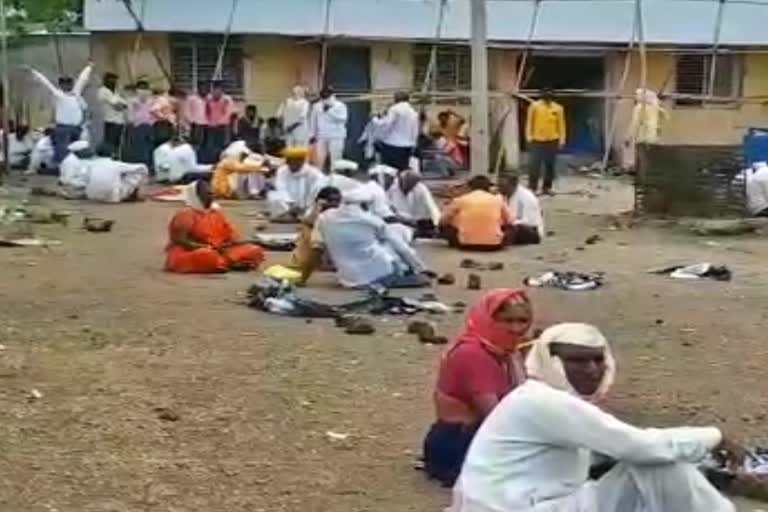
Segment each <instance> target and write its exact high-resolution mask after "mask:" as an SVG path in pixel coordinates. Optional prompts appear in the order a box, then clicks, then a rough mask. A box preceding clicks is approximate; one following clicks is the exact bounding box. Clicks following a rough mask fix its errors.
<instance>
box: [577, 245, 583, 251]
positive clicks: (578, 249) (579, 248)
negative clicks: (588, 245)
mask: <svg viewBox="0 0 768 512" xmlns="http://www.w3.org/2000/svg"><path fill="white" fill-rule="evenodd" d="M576 250H577V251H583V250H584V247H582V246H578V247H577V248H576Z"/></svg>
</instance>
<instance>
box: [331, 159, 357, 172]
mask: <svg viewBox="0 0 768 512" xmlns="http://www.w3.org/2000/svg"><path fill="white" fill-rule="evenodd" d="M359 167H360V166H359V165H357V162H353V161H352V160H336V161H334V162H333V164H332V165H331V170H332V171H333V172H341V173H348V172H355V171H356V170H357V169H358V168H359Z"/></svg>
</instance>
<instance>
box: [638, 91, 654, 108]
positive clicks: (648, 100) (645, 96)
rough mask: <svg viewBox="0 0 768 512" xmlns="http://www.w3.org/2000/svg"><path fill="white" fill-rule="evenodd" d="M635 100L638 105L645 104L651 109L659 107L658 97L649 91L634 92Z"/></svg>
mask: <svg viewBox="0 0 768 512" xmlns="http://www.w3.org/2000/svg"><path fill="white" fill-rule="evenodd" d="M635 99H636V100H637V101H638V103H645V104H646V105H649V106H652V107H657V106H658V105H659V96H658V95H657V94H656V93H655V92H653V91H652V90H650V89H637V90H635Z"/></svg>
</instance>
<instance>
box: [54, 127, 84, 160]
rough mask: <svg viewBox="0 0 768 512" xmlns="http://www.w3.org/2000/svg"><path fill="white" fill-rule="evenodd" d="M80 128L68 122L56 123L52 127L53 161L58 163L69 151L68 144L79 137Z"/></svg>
mask: <svg viewBox="0 0 768 512" xmlns="http://www.w3.org/2000/svg"><path fill="white" fill-rule="evenodd" d="M81 132H82V128H81V127H79V126H73V125H69V124H57V125H56V126H55V127H54V128H53V161H54V162H55V163H56V165H59V164H60V163H61V161H62V160H64V157H65V156H67V153H68V152H69V145H70V144H72V143H73V142H75V141H77V140H78V139H80V133H81Z"/></svg>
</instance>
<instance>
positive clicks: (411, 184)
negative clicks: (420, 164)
mask: <svg viewBox="0 0 768 512" xmlns="http://www.w3.org/2000/svg"><path fill="white" fill-rule="evenodd" d="M387 194H388V196H389V201H390V204H391V205H392V208H393V209H394V211H395V214H396V215H397V216H398V218H399V219H400V221H401V222H404V223H406V224H408V225H410V226H411V227H413V228H414V229H415V233H414V236H415V237H416V238H432V237H433V236H434V234H435V229H436V228H437V225H438V223H439V222H440V209H439V208H438V207H437V203H436V202H435V198H434V197H432V192H430V191H429V188H427V186H426V185H425V184H424V183H422V181H421V175H420V174H419V173H417V172H416V171H411V170H407V171H403V172H402V173H400V176H399V177H398V178H397V180H396V181H395V183H394V184H393V185H392V186H391V187H390V188H389V190H388V192H387Z"/></svg>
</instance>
